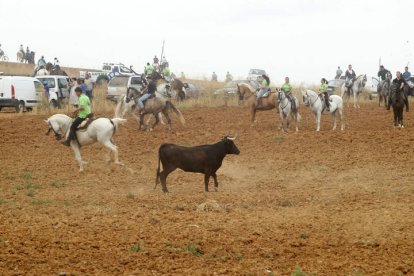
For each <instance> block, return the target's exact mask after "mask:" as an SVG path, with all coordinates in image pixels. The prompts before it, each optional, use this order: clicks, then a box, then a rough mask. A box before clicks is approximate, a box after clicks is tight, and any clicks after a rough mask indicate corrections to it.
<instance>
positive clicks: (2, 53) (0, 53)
mask: <svg viewBox="0 0 414 276" xmlns="http://www.w3.org/2000/svg"><path fill="white" fill-rule="evenodd" d="M3 55H4V52H3V50H2V49H1V44H0V57H2V56H3Z"/></svg>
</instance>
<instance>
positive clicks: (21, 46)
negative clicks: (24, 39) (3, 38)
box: [19, 44, 24, 55]
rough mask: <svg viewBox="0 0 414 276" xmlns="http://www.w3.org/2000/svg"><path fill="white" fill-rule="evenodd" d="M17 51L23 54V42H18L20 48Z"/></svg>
mask: <svg viewBox="0 0 414 276" xmlns="http://www.w3.org/2000/svg"><path fill="white" fill-rule="evenodd" d="M19 51H20V52H21V53H22V54H23V55H24V49H23V44H20V48H19Z"/></svg>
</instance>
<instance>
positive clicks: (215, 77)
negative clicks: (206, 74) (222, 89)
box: [211, 72, 217, 81]
mask: <svg viewBox="0 0 414 276" xmlns="http://www.w3.org/2000/svg"><path fill="white" fill-rule="evenodd" d="M211 81H217V75H216V72H213V75H211Z"/></svg>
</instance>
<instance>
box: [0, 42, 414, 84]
mask: <svg viewBox="0 0 414 276" xmlns="http://www.w3.org/2000/svg"><path fill="white" fill-rule="evenodd" d="M0 46H1V44H0ZM402 75H403V78H404V79H405V80H406V81H408V80H409V79H410V77H411V72H410V71H408V66H405V68H404V73H403V74H402Z"/></svg>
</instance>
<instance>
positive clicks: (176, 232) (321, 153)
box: [0, 103, 414, 275]
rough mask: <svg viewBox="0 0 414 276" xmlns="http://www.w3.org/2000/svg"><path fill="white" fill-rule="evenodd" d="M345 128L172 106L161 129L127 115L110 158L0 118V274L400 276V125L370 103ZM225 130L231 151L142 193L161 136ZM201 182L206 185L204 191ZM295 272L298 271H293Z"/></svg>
mask: <svg viewBox="0 0 414 276" xmlns="http://www.w3.org/2000/svg"><path fill="white" fill-rule="evenodd" d="M345 112H346V113H345V116H346V123H347V129H346V130H345V131H344V132H341V131H335V132H333V131H331V130H330V127H331V123H332V121H331V118H330V117H328V116H324V117H323V123H322V131H321V132H320V133H316V132H315V131H314V128H315V123H314V121H313V118H312V117H311V115H310V113H309V112H308V111H307V110H305V108H304V107H302V110H301V113H302V115H303V120H302V122H301V126H300V130H301V131H300V132H299V133H297V134H295V133H288V134H282V133H281V132H280V131H279V130H278V123H279V119H278V117H277V114H276V112H275V111H268V112H264V113H259V114H258V123H257V125H256V126H254V127H251V125H250V123H249V122H248V118H249V116H248V111H247V109H246V108H241V107H230V108H202V109H199V110H185V111H184V112H183V113H184V116H185V118H186V120H187V124H186V126H184V127H183V126H180V125H178V120H177V118H176V117H174V123H175V125H174V128H175V130H174V131H172V132H168V131H166V129H165V127H159V128H157V129H156V130H155V131H153V132H138V131H137V125H136V122H135V120H134V119H133V118H132V117H129V121H128V122H127V124H126V125H123V126H121V128H120V129H119V131H118V132H117V134H116V137H115V142H116V143H117V144H118V145H119V149H120V158H121V160H122V161H123V162H125V166H124V167H119V166H116V165H114V164H111V165H106V163H105V161H104V160H105V154H106V151H105V150H104V149H103V147H101V146H100V145H94V146H91V147H85V148H84V149H83V156H84V158H85V159H86V160H87V161H89V164H88V165H86V167H85V172H84V173H82V174H79V173H78V165H77V163H76V162H75V160H74V157H73V153H72V151H71V149H69V148H66V147H64V146H62V145H60V144H59V143H58V142H57V141H55V140H54V137H53V135H51V136H45V132H46V130H47V127H46V125H45V124H44V122H43V119H45V118H46V116H42V115H30V114H23V115H17V114H13V113H10V114H9V113H4V112H2V113H0V149H1V156H0V173H1V182H0V183H1V184H0V225H1V227H0V275H56V274H59V273H60V275H224V274H229V275H290V274H291V273H292V272H293V271H294V270H295V267H296V269H297V270H299V267H300V269H301V270H303V271H304V272H306V273H308V275H310V273H315V274H316V275H400V274H407V275H414V253H413V248H414V232H413V229H414V217H413V211H414V198H413V194H414V171H413V170H412V166H413V162H414V158H413V147H412V145H413V143H414V120H413V116H412V115H413V114H412V113H405V115H406V118H405V123H406V128H405V129H403V130H396V129H394V128H393V127H392V115H391V111H388V112H387V111H385V110H384V108H378V107H376V105H375V104H374V103H371V104H364V105H362V108H361V109H360V110H354V109H346V110H345ZM229 133H230V134H238V138H237V141H236V145H237V146H238V148H239V149H240V151H241V154H240V155H239V156H228V157H226V159H225V160H224V162H223V166H222V168H221V169H220V170H219V172H218V178H219V183H220V184H219V192H210V193H205V192H204V191H203V190H204V189H203V177H202V175H199V174H190V173H184V172H182V171H176V172H174V173H172V174H171V175H170V177H169V178H168V187H169V189H170V192H171V193H170V194H163V193H162V192H161V187H160V186H158V187H157V189H156V190H153V187H154V179H155V169H156V163H157V151H158V147H159V145H160V144H161V143H164V142H172V143H177V144H182V145H197V144H206V143H215V142H217V141H218V140H219V139H220V138H221V137H222V136H223V135H225V134H229ZM212 186H213V183H212V182H211V183H210V187H212ZM296 275H301V274H298V273H297V274H296Z"/></svg>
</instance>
